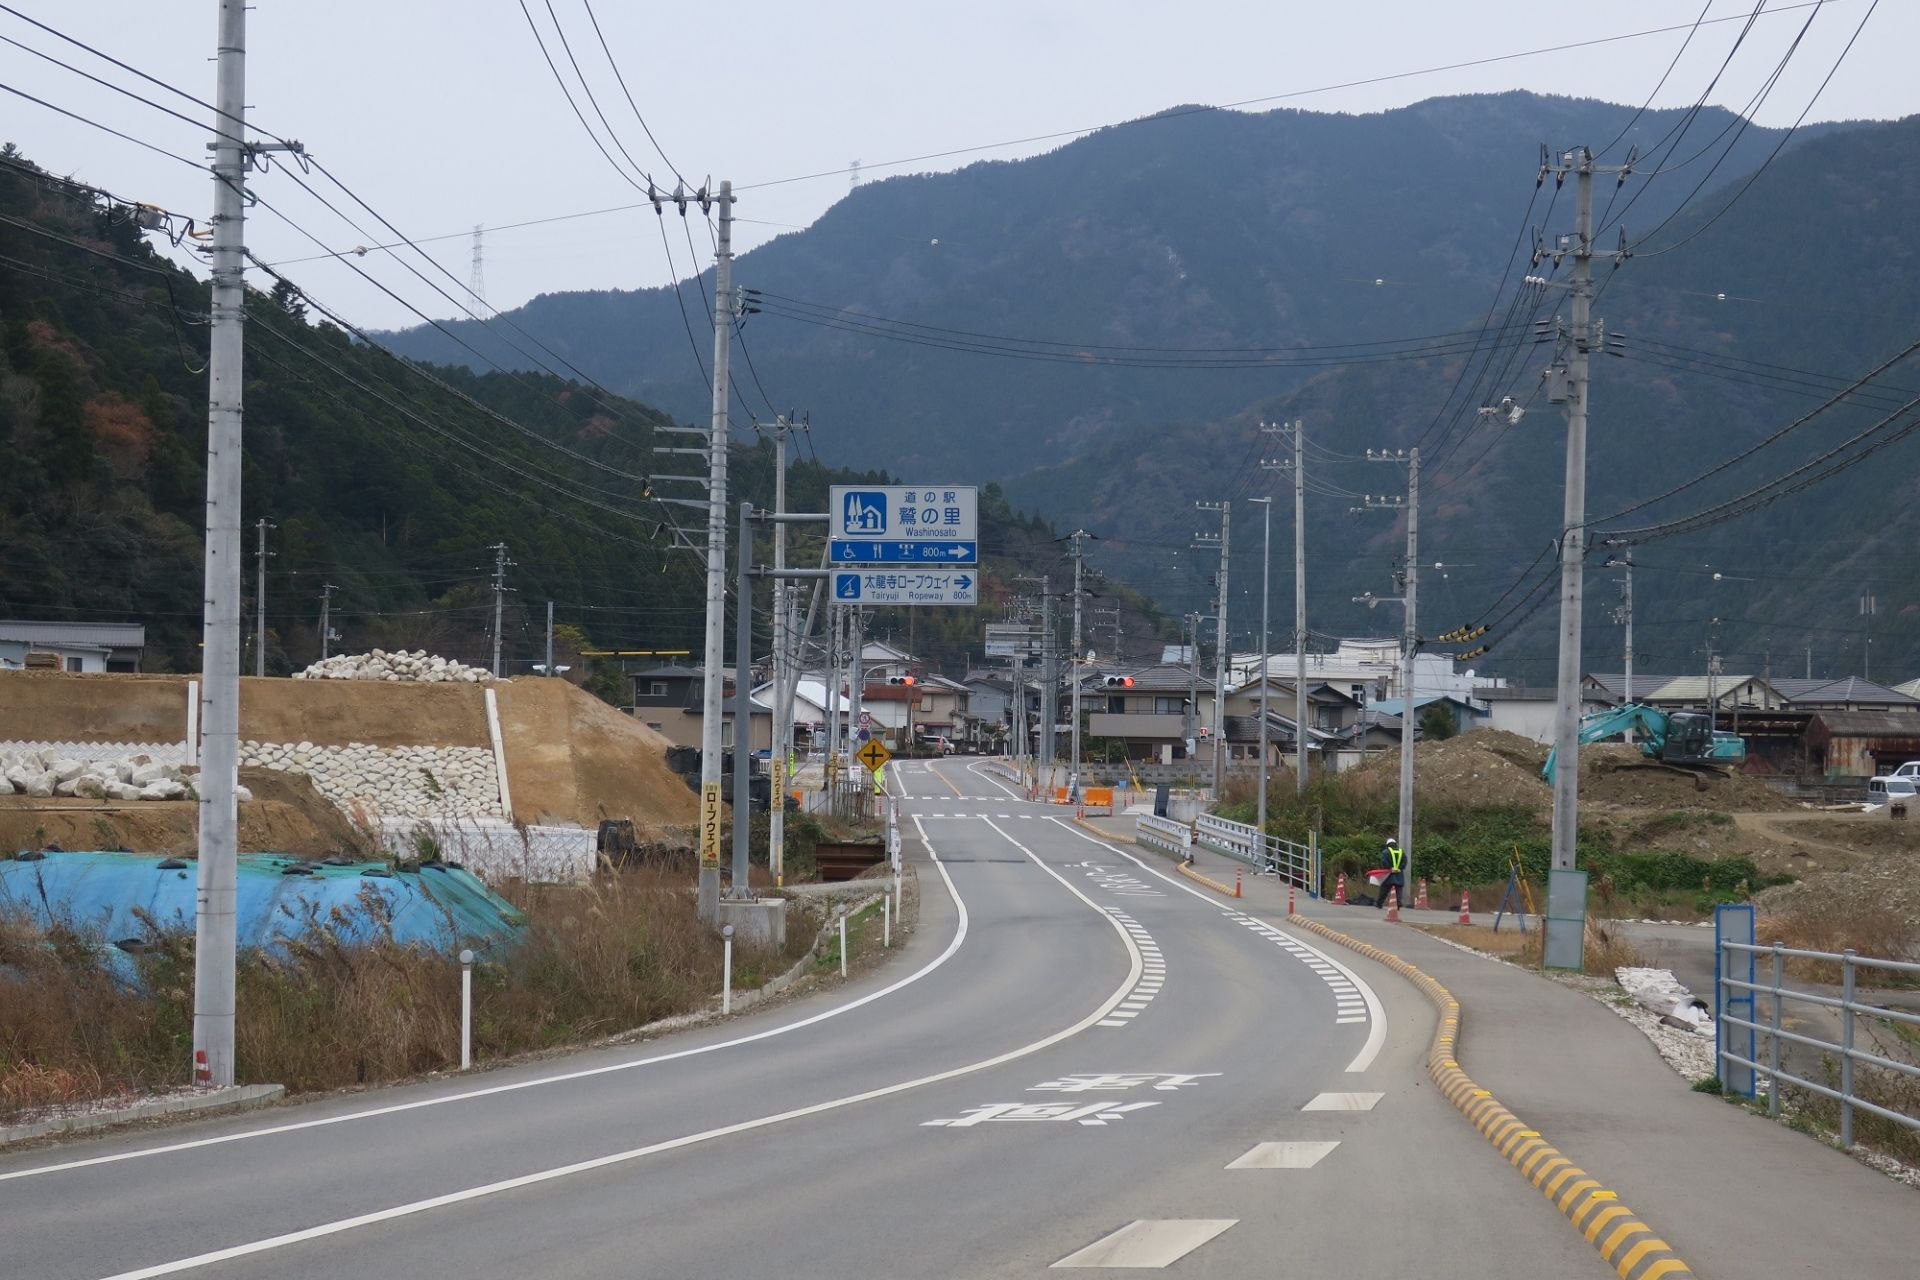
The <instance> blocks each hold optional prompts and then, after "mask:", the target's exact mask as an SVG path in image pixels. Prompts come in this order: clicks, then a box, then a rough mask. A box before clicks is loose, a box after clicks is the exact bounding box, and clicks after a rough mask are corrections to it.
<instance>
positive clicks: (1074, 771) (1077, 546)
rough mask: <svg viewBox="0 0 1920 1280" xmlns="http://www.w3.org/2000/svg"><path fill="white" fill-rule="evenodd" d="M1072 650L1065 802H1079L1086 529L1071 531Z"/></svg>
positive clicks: (1069, 659) (1070, 659) (1068, 663)
mask: <svg viewBox="0 0 1920 1280" xmlns="http://www.w3.org/2000/svg"><path fill="white" fill-rule="evenodd" d="M1072 536H1073V648H1072V651H1071V652H1070V653H1069V654H1068V655H1067V674H1068V676H1069V677H1070V678H1071V680H1072V685H1071V691H1070V694H1069V699H1070V702H1071V705H1072V708H1073V712H1072V722H1073V732H1072V735H1071V739H1070V740H1071V742H1072V743H1073V759H1072V761H1071V762H1069V763H1068V765H1067V786H1068V787H1069V788H1070V790H1069V792H1068V795H1067V798H1068V799H1069V800H1078V799H1079V798H1080V671H1079V667H1080V591H1081V587H1080V583H1081V570H1082V569H1083V568H1084V566H1085V564H1086V554H1085V552H1084V551H1083V549H1082V545H1081V544H1082V543H1083V542H1084V540H1085V539H1086V537H1087V536H1088V535H1087V531H1086V530H1085V529H1075V530H1074V531H1073V535H1072Z"/></svg>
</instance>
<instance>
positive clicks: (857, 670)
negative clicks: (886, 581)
mask: <svg viewBox="0 0 1920 1280" xmlns="http://www.w3.org/2000/svg"><path fill="white" fill-rule="evenodd" d="M866 649H867V616H866V611H865V610H864V609H862V608H861V607H860V606H859V605H857V604H856V605H854V606H852V607H851V608H849V609H848V610H847V768H848V770H849V771H851V770H852V768H853V752H854V745H853V744H854V741H855V740H856V739H857V738H858V737H859V734H860V710H861V704H862V703H864V702H865V701H866V697H867V662H866V658H867V654H866ZM854 776H855V777H859V775H858V774H855V775H854Z"/></svg>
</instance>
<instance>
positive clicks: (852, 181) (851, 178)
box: [847, 160, 860, 191]
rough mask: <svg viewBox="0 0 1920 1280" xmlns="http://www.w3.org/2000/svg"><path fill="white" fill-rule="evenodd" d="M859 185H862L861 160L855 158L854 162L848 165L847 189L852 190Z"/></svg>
mask: <svg viewBox="0 0 1920 1280" xmlns="http://www.w3.org/2000/svg"><path fill="white" fill-rule="evenodd" d="M859 185H860V162H859V161H858V160H855V161H854V162H853V163H852V164H850V165H848V166H847V190H849V191H851V190H853V189H854V188H855V187H857V186H859Z"/></svg>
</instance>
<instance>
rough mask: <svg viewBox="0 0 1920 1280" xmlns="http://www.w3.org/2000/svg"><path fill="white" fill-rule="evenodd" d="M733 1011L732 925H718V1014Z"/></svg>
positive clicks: (721, 1014)
mask: <svg viewBox="0 0 1920 1280" xmlns="http://www.w3.org/2000/svg"><path fill="white" fill-rule="evenodd" d="M732 1012H733V926H732V925H730V924H729V925H722V926H721V927H720V1016H721V1017H723V1018H724V1017H726V1016H727V1015H728V1014H730V1013H732Z"/></svg>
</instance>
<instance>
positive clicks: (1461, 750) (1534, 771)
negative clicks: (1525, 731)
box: [1359, 729, 1553, 809]
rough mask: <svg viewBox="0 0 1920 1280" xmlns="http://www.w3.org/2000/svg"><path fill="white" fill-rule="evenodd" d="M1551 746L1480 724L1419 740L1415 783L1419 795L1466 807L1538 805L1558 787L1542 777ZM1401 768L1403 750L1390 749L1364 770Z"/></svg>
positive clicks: (1392, 772) (1383, 773)
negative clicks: (1456, 733) (1455, 734)
mask: <svg viewBox="0 0 1920 1280" xmlns="http://www.w3.org/2000/svg"><path fill="white" fill-rule="evenodd" d="M1546 756H1547V753H1546V748H1544V747H1542V746H1540V744H1538V743H1536V742H1533V741H1532V740H1530V739H1527V738H1523V737H1521V736H1520V735H1518V734H1515V733H1503V732H1500V731H1499V730H1495V729H1475V730H1473V731H1472V732H1470V733H1463V734H1461V735H1459V736H1458V737H1454V738H1446V739H1443V740H1441V741H1439V742H1421V743H1416V744H1415V745H1414V749H1413V786H1414V794H1415V796H1416V798H1418V799H1421V800H1433V801H1438V802H1440V803H1444V804H1453V805H1459V806H1462V807H1465V808H1510V809H1538V808H1541V807H1543V806H1545V805H1546V804H1548V803H1550V802H1551V801H1552V799H1553V792H1552V791H1551V790H1550V789H1549V788H1548V787H1547V784H1546V783H1545V782H1544V781H1543V780H1542V779H1541V777H1540V766H1541V764H1542V763H1544V762H1545V760H1546ZM1399 771H1400V753H1399V751H1397V750H1394V751H1388V752H1385V753H1383V754H1381V755H1379V756H1376V757H1374V758H1373V759H1371V760H1369V761H1367V763H1366V764H1364V765H1362V766H1361V767H1360V769H1359V772H1360V773H1362V774H1363V775H1367V776H1371V777H1383V778H1391V777H1395V776H1397V775H1398V773H1399Z"/></svg>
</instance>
